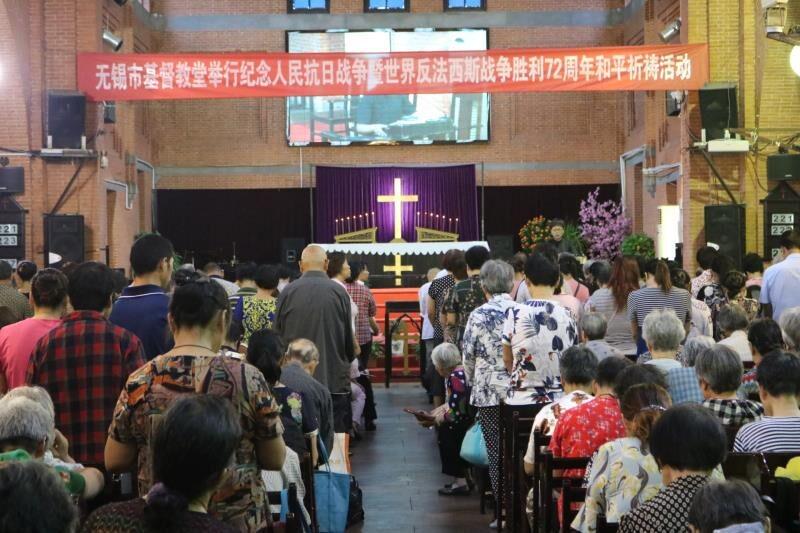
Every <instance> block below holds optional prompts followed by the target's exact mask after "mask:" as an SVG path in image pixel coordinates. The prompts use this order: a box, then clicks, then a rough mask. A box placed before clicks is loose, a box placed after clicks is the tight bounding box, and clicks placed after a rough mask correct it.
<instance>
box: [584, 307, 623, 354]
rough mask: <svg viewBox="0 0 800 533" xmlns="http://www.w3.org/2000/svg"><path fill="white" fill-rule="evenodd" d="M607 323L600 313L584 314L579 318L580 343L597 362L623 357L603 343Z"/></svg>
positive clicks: (619, 352) (616, 350)
mask: <svg viewBox="0 0 800 533" xmlns="http://www.w3.org/2000/svg"><path fill="white" fill-rule="evenodd" d="M607 330H608V323H607V322H606V317H605V316H604V315H603V314H602V313H586V314H585V315H583V318H581V342H582V343H583V344H584V345H585V346H586V347H587V348H589V350H591V351H592V353H593V354H594V355H595V357H597V360H598V361H602V360H603V359H605V358H606V357H625V354H623V353H622V352H621V351H619V350H618V349H616V348H614V347H613V346H611V345H610V344H608V343H607V342H606V341H605V337H606V331H607Z"/></svg>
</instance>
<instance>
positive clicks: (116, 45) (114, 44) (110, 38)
mask: <svg viewBox="0 0 800 533" xmlns="http://www.w3.org/2000/svg"><path fill="white" fill-rule="evenodd" d="M103 42H104V43H106V44H107V45H108V46H110V47H111V48H112V49H113V50H114V51H115V52H119V49H120V48H122V37H118V36H116V35H114V34H113V33H111V32H110V31H108V30H103Z"/></svg>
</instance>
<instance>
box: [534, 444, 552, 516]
mask: <svg viewBox="0 0 800 533" xmlns="http://www.w3.org/2000/svg"><path fill="white" fill-rule="evenodd" d="M549 444H550V435H545V434H544V433H542V432H541V431H540V430H538V429H537V430H535V431H534V432H533V479H532V484H533V508H534V516H535V517H537V520H536V524H539V520H538V517H541V516H542V514H541V513H542V507H543V498H542V494H543V493H542V480H543V479H544V451H545V450H546V449H547V446H548V445H549ZM534 530H536V531H538V530H539V528H538V527H534Z"/></svg>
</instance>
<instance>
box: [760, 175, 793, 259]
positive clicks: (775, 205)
mask: <svg viewBox="0 0 800 533" xmlns="http://www.w3.org/2000/svg"><path fill="white" fill-rule="evenodd" d="M773 192H777V191H773ZM781 192H783V191H781ZM792 192H793V191H792ZM770 196H772V198H770ZM770 196H768V197H767V198H766V200H764V255H765V256H766V257H767V259H772V258H774V257H775V256H776V255H778V253H779V252H780V247H781V245H780V241H781V235H783V233H785V232H786V231H791V230H793V229H795V228H800V201H799V200H800V198H798V199H789V198H790V197H791V195H789V196H788V197H787V196H786V195H785V194H784V195H782V196H783V197H782V198H780V199H777V198H775V197H774V196H773V195H772V194H770Z"/></svg>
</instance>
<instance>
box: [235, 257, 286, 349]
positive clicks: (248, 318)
mask: <svg viewBox="0 0 800 533" xmlns="http://www.w3.org/2000/svg"><path fill="white" fill-rule="evenodd" d="M254 281H255V282H256V287H257V288H258V289H257V291H256V294H255V295H254V296H244V297H242V298H239V302H238V303H237V304H236V307H235V308H234V310H233V320H234V321H235V322H238V323H240V324H241V325H242V329H243V330H244V335H243V337H242V344H244V345H245V346H247V343H248V341H249V340H250V335H252V334H253V333H254V332H256V331H259V330H262V329H271V328H272V326H273V325H274V324H275V310H276V302H277V299H276V298H275V296H274V292H275V289H276V288H277V287H278V281H279V280H278V270H277V269H276V268H274V267H271V266H267V265H261V266H260V267H258V270H256V275H255V280H254Z"/></svg>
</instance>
